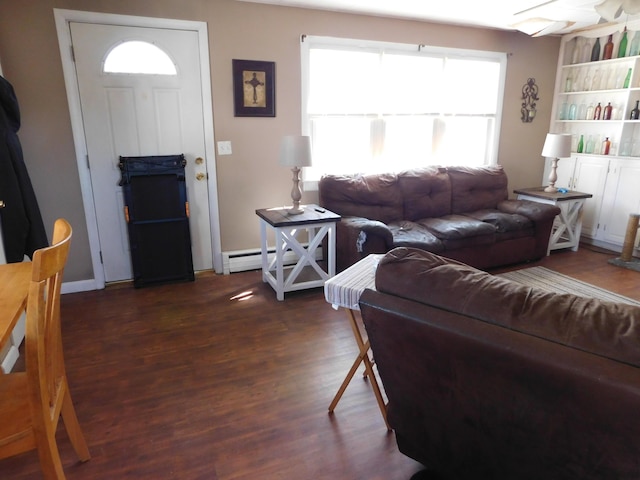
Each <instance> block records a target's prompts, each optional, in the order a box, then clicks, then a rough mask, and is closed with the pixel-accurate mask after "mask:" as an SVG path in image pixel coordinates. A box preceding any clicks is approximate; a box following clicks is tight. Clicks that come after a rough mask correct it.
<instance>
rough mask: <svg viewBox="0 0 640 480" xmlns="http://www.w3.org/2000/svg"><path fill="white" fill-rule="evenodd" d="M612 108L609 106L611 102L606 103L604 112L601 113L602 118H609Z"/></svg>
mask: <svg viewBox="0 0 640 480" xmlns="http://www.w3.org/2000/svg"><path fill="white" fill-rule="evenodd" d="M612 110H613V107H612V106H611V102H609V103H608V104H607V106H606V107H604V113H603V114H602V118H603V120H611V111H612Z"/></svg>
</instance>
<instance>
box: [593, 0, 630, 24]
mask: <svg viewBox="0 0 640 480" xmlns="http://www.w3.org/2000/svg"><path fill="white" fill-rule="evenodd" d="M595 9H596V12H598V15H600V16H601V17H602V18H604V19H605V20H607V21H608V22H615V21H616V19H617V18H618V17H619V16H620V15H622V14H623V13H626V14H627V15H636V14H638V13H640V0H604V2H602V3H600V4H598V5H596V6H595Z"/></svg>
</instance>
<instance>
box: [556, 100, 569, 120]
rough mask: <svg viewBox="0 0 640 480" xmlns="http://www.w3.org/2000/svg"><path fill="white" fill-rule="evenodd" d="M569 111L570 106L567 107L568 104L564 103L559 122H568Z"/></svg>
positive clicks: (559, 114)
mask: <svg viewBox="0 0 640 480" xmlns="http://www.w3.org/2000/svg"><path fill="white" fill-rule="evenodd" d="M568 111H569V105H567V102H562V105H560V112H558V120H566V119H567V115H568Z"/></svg>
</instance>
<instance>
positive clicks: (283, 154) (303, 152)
mask: <svg viewBox="0 0 640 480" xmlns="http://www.w3.org/2000/svg"><path fill="white" fill-rule="evenodd" d="M280 165H283V166H285V167H310V166H311V138H310V137H307V136H299V135H287V136H285V137H282V143H281V144H280Z"/></svg>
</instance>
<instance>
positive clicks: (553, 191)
mask: <svg viewBox="0 0 640 480" xmlns="http://www.w3.org/2000/svg"><path fill="white" fill-rule="evenodd" d="M544 191H545V192H547V193H556V192H557V191H558V189H557V188H556V187H554V186H553V185H549V186H548V187H546V188H545V189H544Z"/></svg>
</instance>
